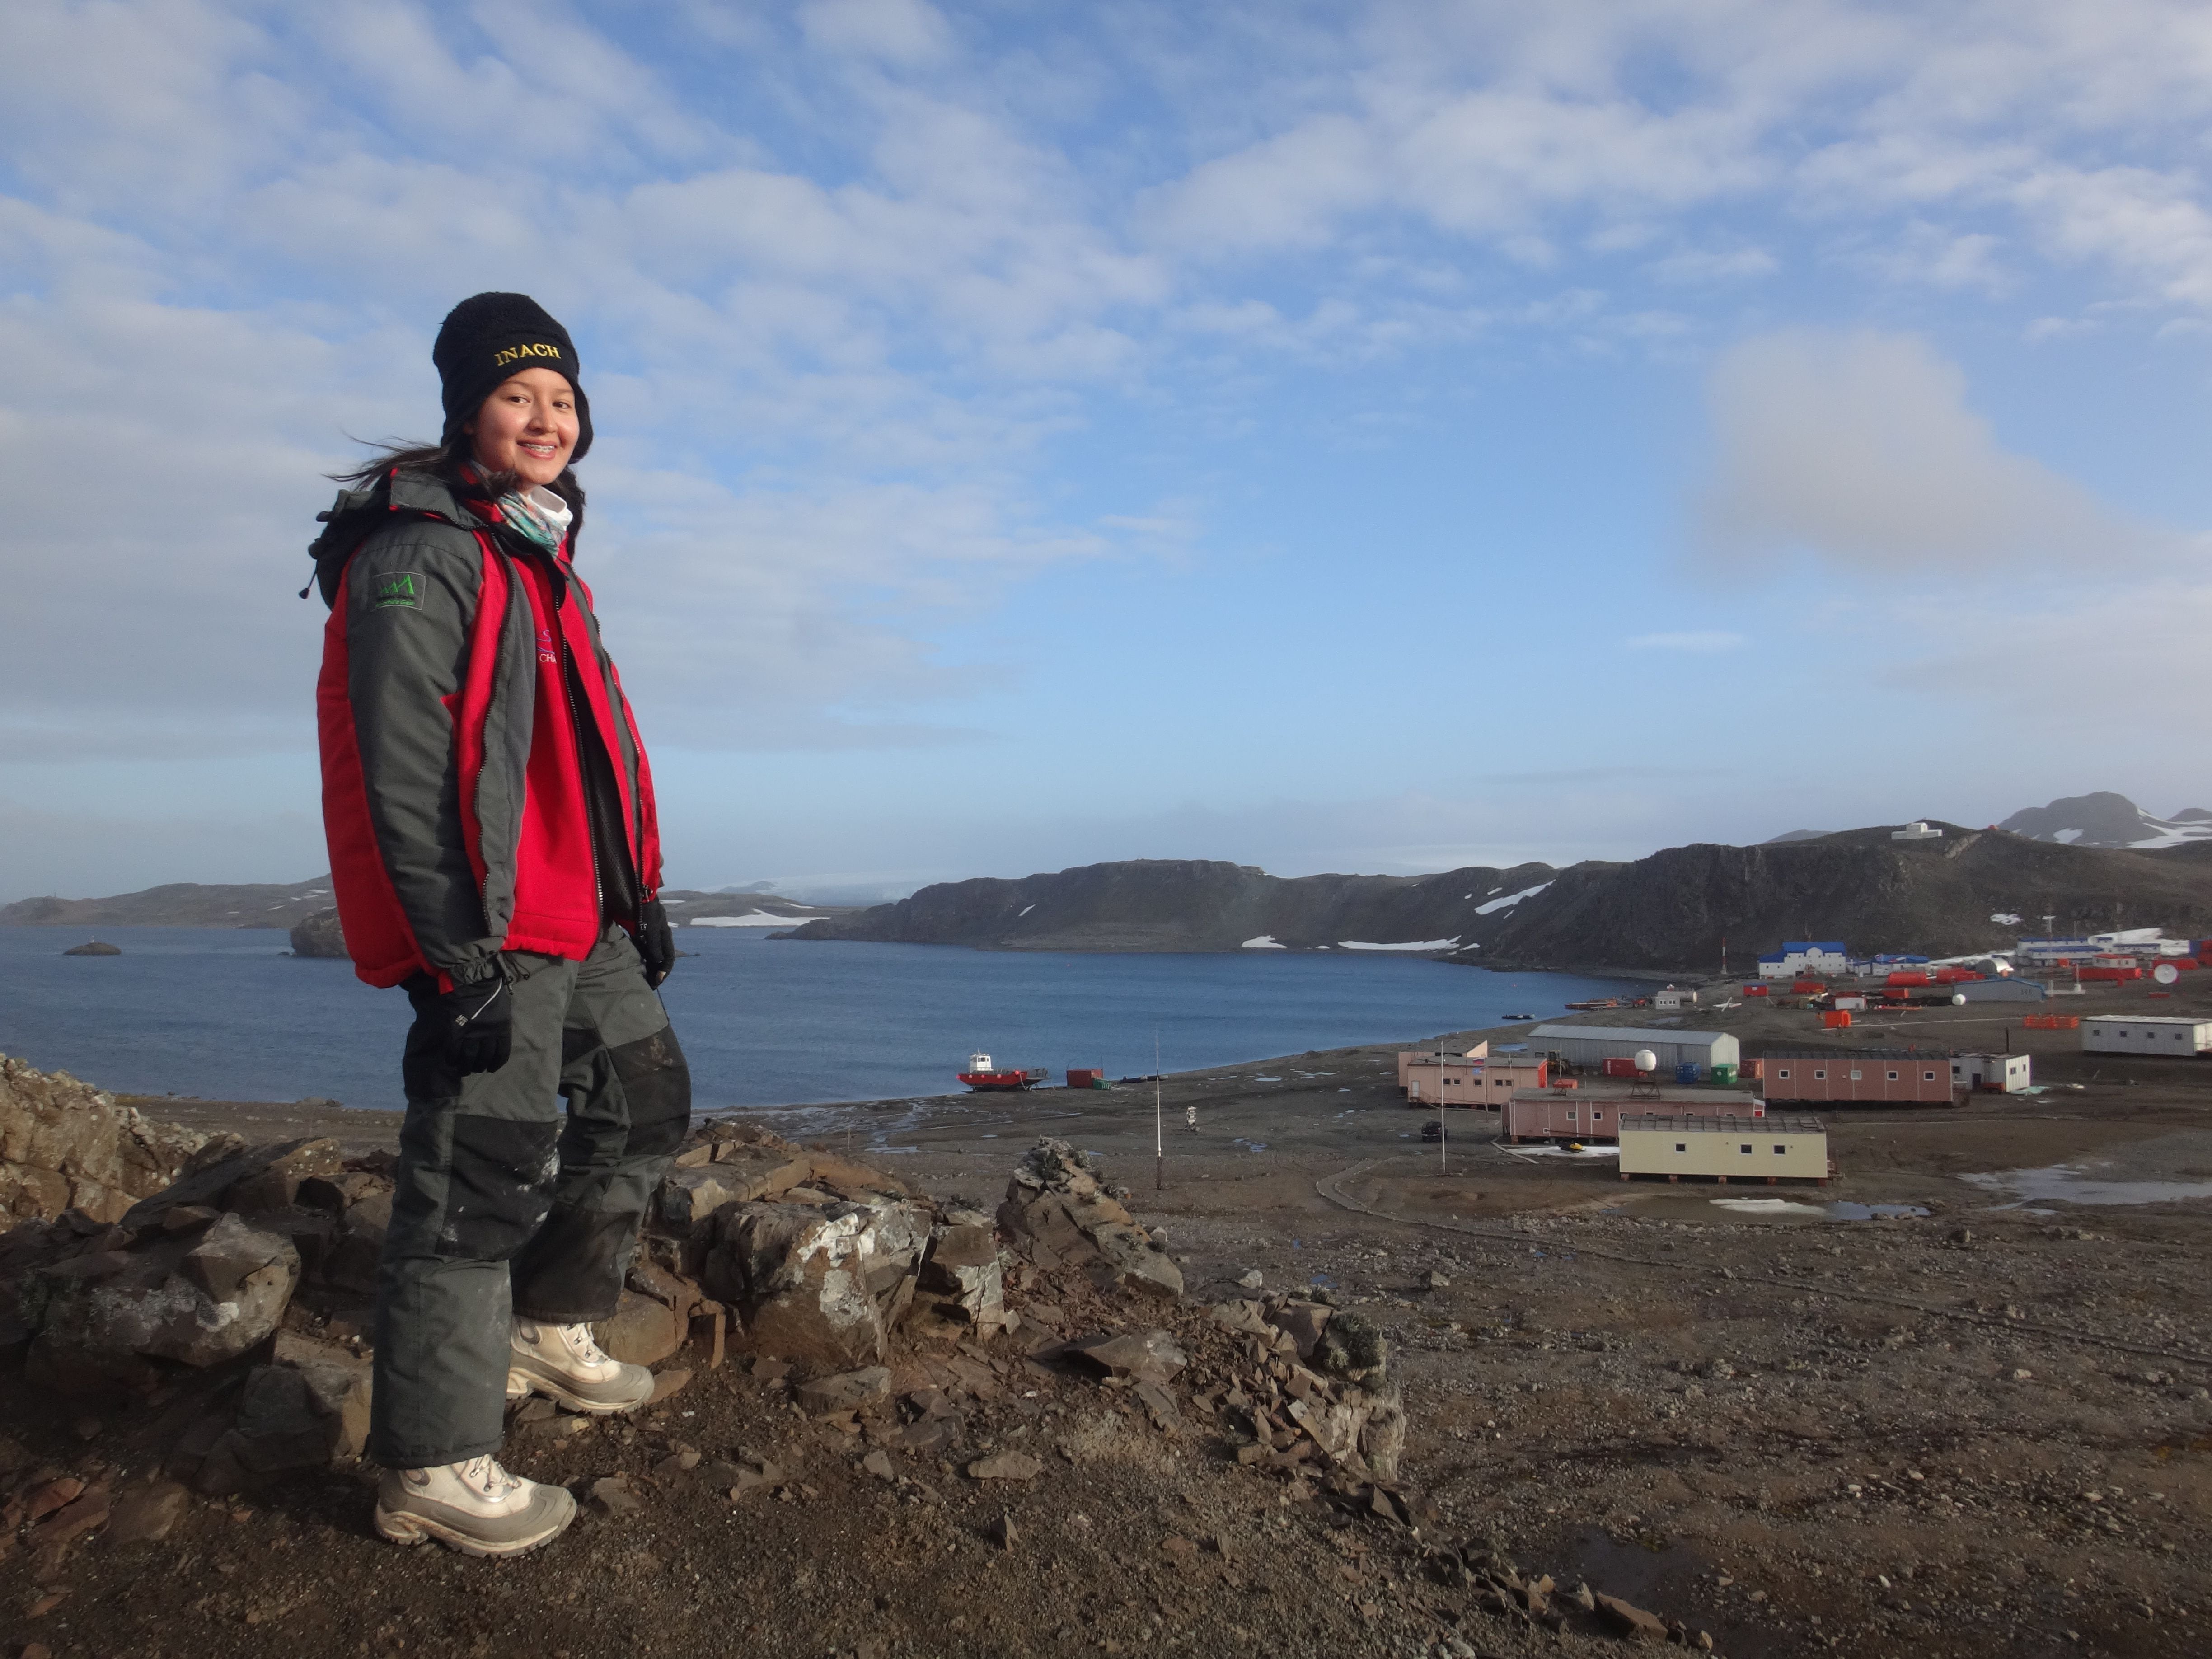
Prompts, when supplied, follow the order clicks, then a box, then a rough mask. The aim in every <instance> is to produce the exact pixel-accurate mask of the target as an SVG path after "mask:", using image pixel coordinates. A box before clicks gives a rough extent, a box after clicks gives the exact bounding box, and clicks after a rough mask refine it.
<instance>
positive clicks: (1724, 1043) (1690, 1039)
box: [1528, 1025, 1743, 1073]
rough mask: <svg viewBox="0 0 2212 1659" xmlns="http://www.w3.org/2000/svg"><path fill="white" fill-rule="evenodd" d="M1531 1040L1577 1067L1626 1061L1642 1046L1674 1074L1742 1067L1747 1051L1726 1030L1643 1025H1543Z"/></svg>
mask: <svg viewBox="0 0 2212 1659" xmlns="http://www.w3.org/2000/svg"><path fill="white" fill-rule="evenodd" d="M1528 1043H1529V1046H1530V1047H1531V1048H1538V1049H1545V1048H1549V1049H1552V1050H1553V1051H1554V1052H1556V1053H1557V1054H1559V1058H1560V1059H1562V1060H1568V1061H1570V1062H1571V1063H1572V1064H1574V1065H1577V1066H1589V1065H1595V1063H1596V1062H1597V1061H1599V1060H1626V1059H1628V1058H1630V1057H1631V1056H1632V1055H1633V1054H1635V1053H1636V1051H1637V1050H1638V1048H1649V1049H1650V1051H1651V1052H1652V1053H1653V1054H1656V1056H1657V1057H1658V1060H1659V1069H1660V1070H1661V1071H1662V1072H1666V1073H1671V1072H1673V1071H1674V1068H1675V1067H1676V1066H1681V1065H1684V1064H1694V1065H1698V1066H1740V1065H1741V1064H1742V1063H1743V1051H1742V1049H1741V1048H1740V1047H1739V1046H1738V1045H1737V1042H1736V1040H1735V1038H1734V1037H1733V1036H1729V1033H1727V1032H1726V1031H1678V1030H1674V1028H1673V1027H1672V1026H1662V1027H1660V1028H1659V1029H1657V1030H1654V1029H1652V1028H1650V1027H1649V1026H1639V1025H1539V1026H1538V1027H1537V1028H1536V1029H1535V1030H1533V1031H1531V1032H1529V1033H1528Z"/></svg>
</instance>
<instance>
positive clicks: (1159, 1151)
mask: <svg viewBox="0 0 2212 1659" xmlns="http://www.w3.org/2000/svg"><path fill="white" fill-rule="evenodd" d="M1167 1185H1168V1142H1167V1132H1166V1130H1165V1128H1164V1127H1163V1124H1162V1120H1161V1117H1160V1028H1159V1027H1158V1026H1157V1025H1155V1026H1153V1027H1152V1190H1153V1191H1154V1192H1156V1193H1162V1192H1165V1191H1166V1190H1167Z"/></svg>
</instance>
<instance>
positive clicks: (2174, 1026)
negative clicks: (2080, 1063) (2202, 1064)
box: [2081, 1014, 2212, 1060]
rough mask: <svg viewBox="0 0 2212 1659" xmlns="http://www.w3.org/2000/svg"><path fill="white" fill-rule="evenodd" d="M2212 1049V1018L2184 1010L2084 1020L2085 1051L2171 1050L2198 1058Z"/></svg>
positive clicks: (2180, 1056)
mask: <svg viewBox="0 0 2212 1659" xmlns="http://www.w3.org/2000/svg"><path fill="white" fill-rule="evenodd" d="M2208 1050H2212V1019H2191V1018H2188V1017H2187V1016H2186V1015H2184V1014H2118V1015H2108V1016H2106V1017H2104V1018H2098V1019H2090V1018H2084V1019H2083V1020H2082V1021H2081V1052H2082V1053H2083V1054H2169V1055H2172V1056H2173V1057H2175V1058H2177V1059H2180V1060H2194V1059H2195V1058H2196V1057H2197V1055H2199V1054H2203V1053H2205V1052H2207V1051H2208Z"/></svg>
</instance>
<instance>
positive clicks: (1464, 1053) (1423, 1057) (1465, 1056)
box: [1398, 1042, 1490, 1106]
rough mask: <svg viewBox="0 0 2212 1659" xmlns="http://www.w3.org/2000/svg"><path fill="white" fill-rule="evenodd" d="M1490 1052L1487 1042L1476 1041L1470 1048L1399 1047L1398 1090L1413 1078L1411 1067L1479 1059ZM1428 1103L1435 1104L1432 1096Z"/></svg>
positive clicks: (1404, 1089)
mask: <svg viewBox="0 0 2212 1659" xmlns="http://www.w3.org/2000/svg"><path fill="white" fill-rule="evenodd" d="M1489 1053H1490V1044H1489V1043H1488V1042H1478V1043H1476V1044H1475V1045H1474V1048H1465V1049H1461V1048H1401V1049H1399V1050H1398V1092H1399V1093H1400V1094H1403V1093H1405V1092H1406V1088H1407V1085H1408V1084H1409V1083H1410V1082H1412V1080H1413V1067H1414V1066H1434V1065H1435V1064H1437V1061H1439V1060H1480V1059H1482V1058H1483V1057H1484V1056H1486V1054H1489ZM1429 1104H1431V1106H1433V1105H1435V1104H1436V1102H1435V1100H1434V1099H1433V1098H1431V1101H1430V1102H1429Z"/></svg>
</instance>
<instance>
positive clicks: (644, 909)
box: [637, 898, 676, 991]
mask: <svg viewBox="0 0 2212 1659" xmlns="http://www.w3.org/2000/svg"><path fill="white" fill-rule="evenodd" d="M637 954H638V959H639V960H640V961H641V962H642V963H645V982H646V983H647V985H650V986H652V987H653V989H655V990H656V991H657V990H659V988H660V981H663V980H665V979H666V978H667V977H668V975H669V973H670V971H671V969H674V968H675V966H676V935H675V933H674V932H673V931H672V930H671V928H670V927H669V926H668V912H667V911H666V910H665V909H664V908H661V903H660V901H659V899H657V898H652V899H647V900H646V902H644V903H642V904H641V905H639V906H638V907H637Z"/></svg>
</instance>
